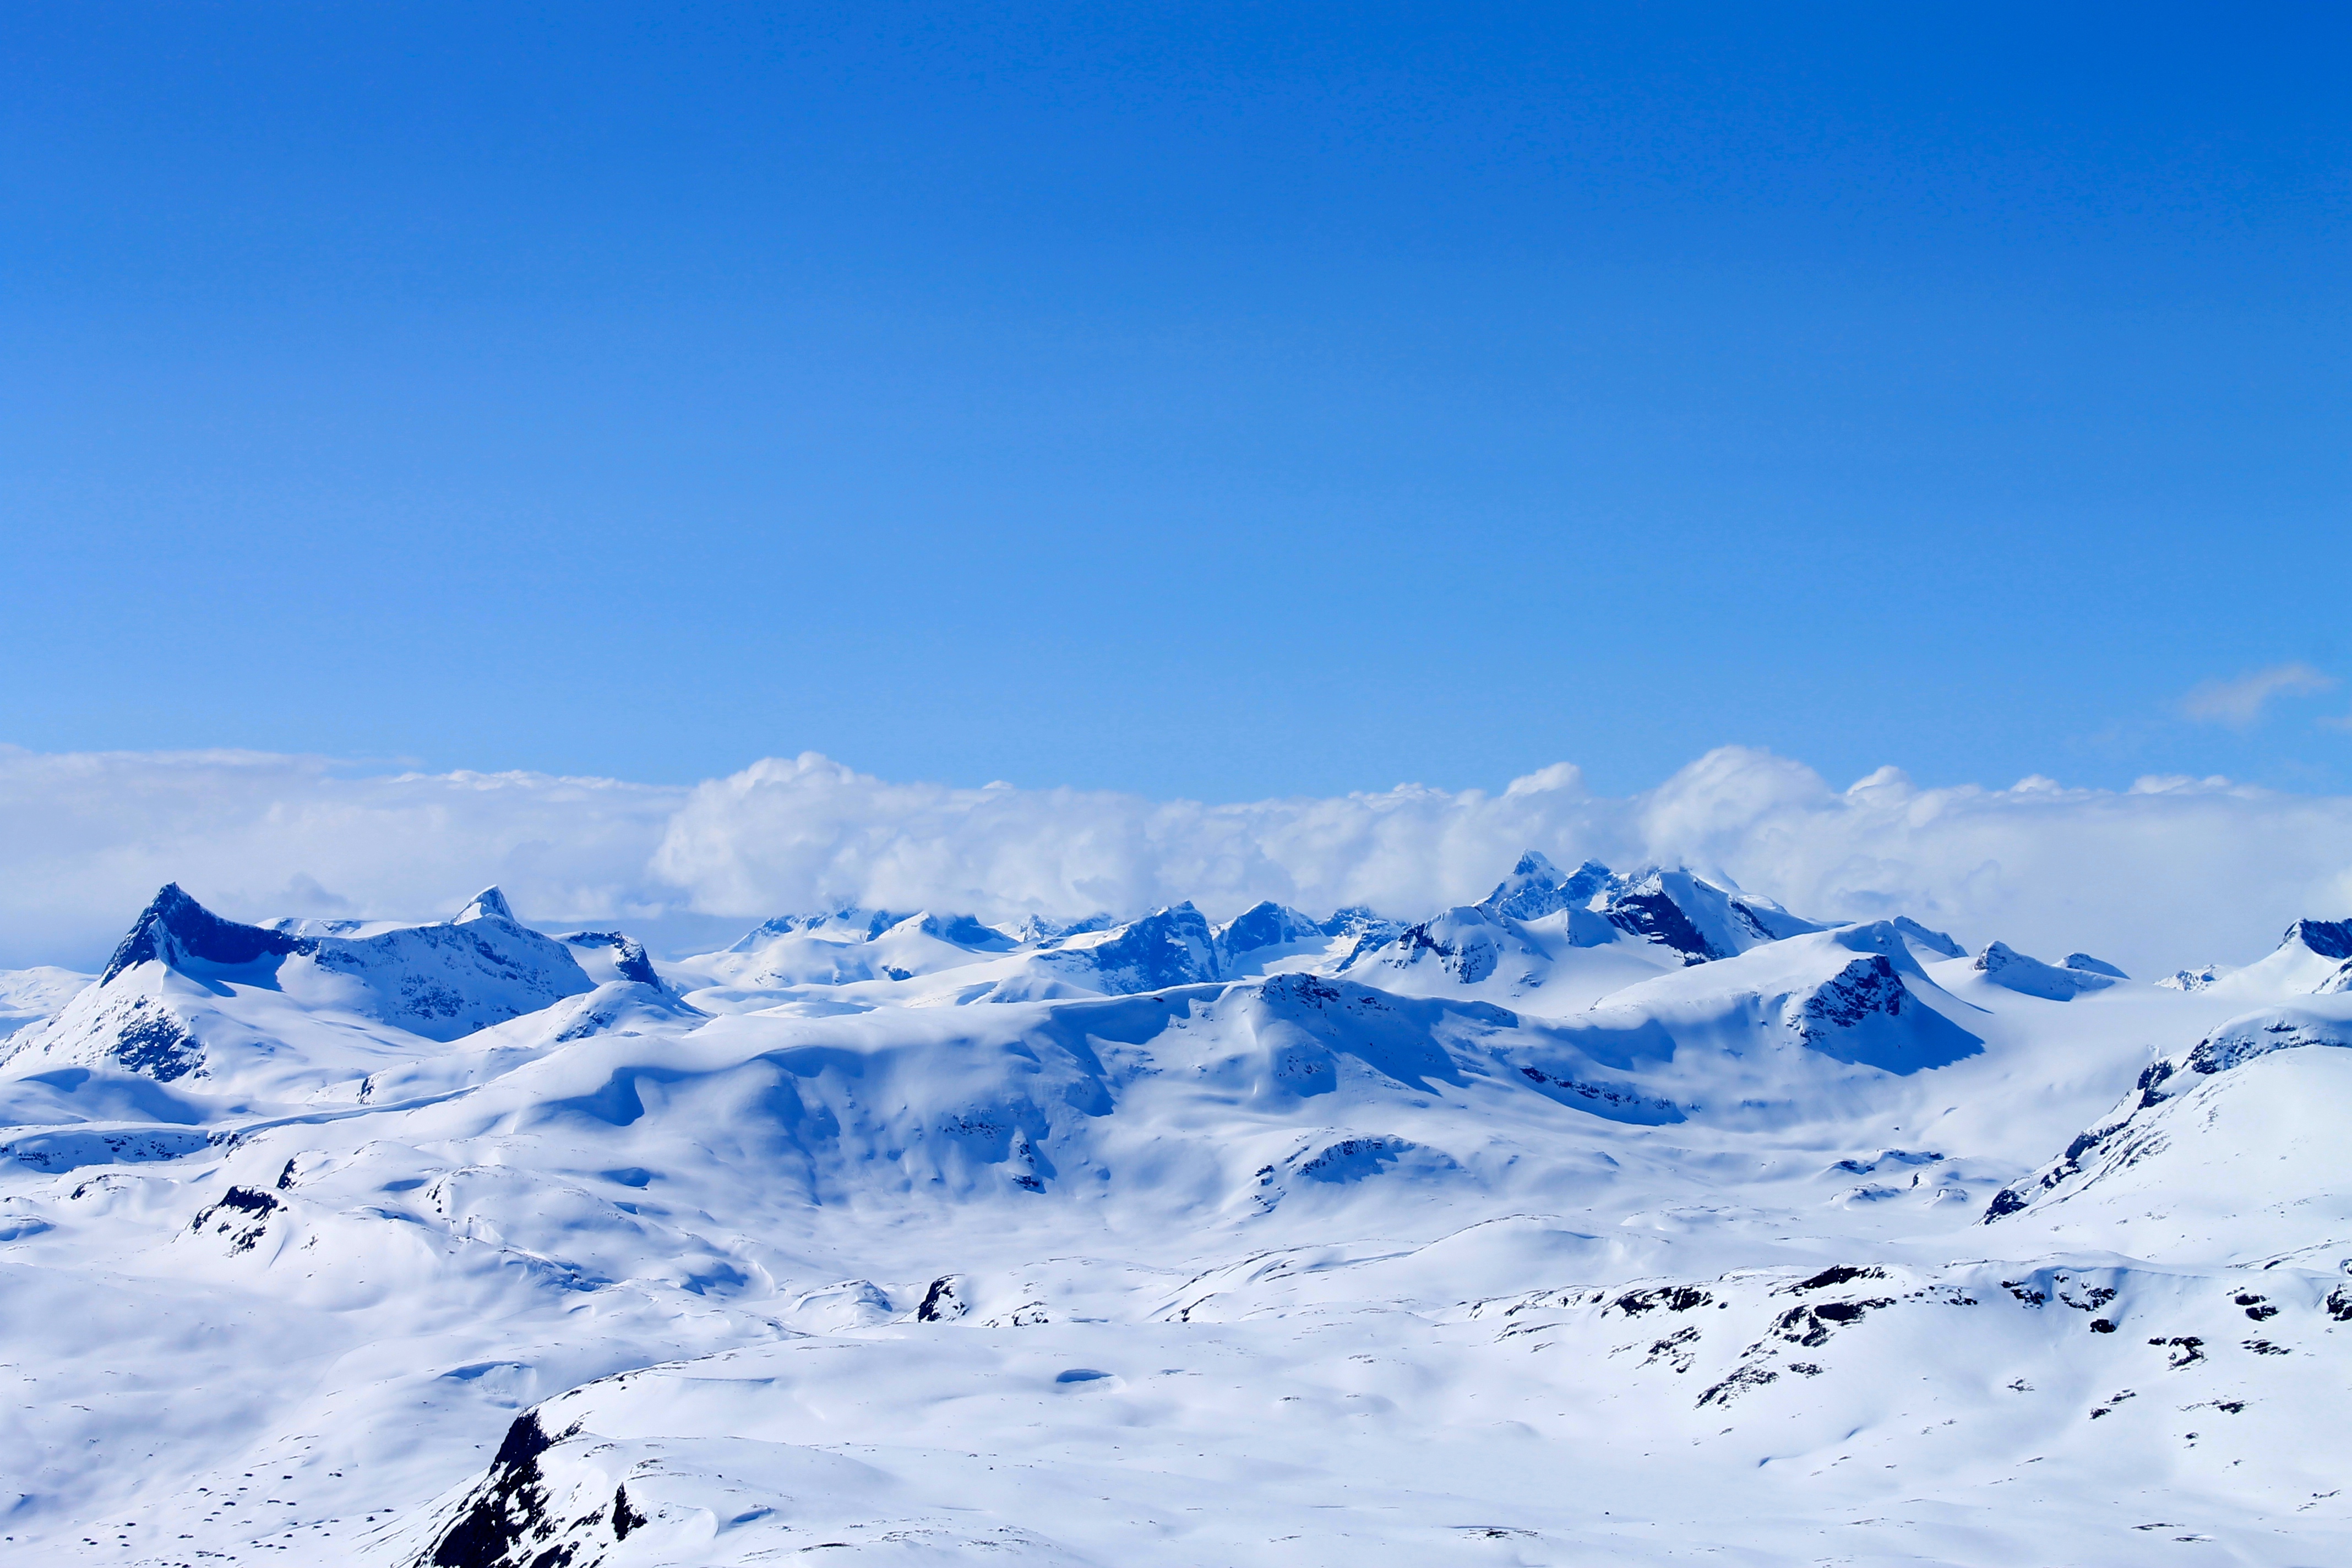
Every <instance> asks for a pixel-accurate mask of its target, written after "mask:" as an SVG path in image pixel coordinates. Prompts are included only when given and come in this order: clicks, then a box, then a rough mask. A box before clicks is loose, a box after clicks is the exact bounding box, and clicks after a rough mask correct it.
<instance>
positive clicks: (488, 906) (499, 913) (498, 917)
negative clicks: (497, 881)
mask: <svg viewBox="0 0 2352 1568" xmlns="http://www.w3.org/2000/svg"><path fill="white" fill-rule="evenodd" d="M473 921H506V922H507V923H508V924H509V925H520V924H521V923H522V922H521V921H519V920H517V919H515V912H514V907H513V906H512V905H510V904H509V903H508V902H507V896H506V895H505V894H504V893H502V892H500V891H499V889H497V888H496V887H495V886H493V887H488V888H484V889H482V890H481V891H480V892H478V893H476V894H475V895H474V901H473V902H472V903H469V904H467V906H466V907H465V908H464V909H463V910H459V911H458V913H457V919H456V920H453V921H450V922H449V923H450V924H451V925H453V926H461V925H468V924H471V923H472V922H473Z"/></svg>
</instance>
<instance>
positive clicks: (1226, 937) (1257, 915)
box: [1217, 899, 1325, 958]
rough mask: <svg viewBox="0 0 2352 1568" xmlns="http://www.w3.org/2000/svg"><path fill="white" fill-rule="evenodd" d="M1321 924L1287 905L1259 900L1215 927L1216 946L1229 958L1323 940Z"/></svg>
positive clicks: (1269, 900) (1323, 933)
mask: <svg viewBox="0 0 2352 1568" xmlns="http://www.w3.org/2000/svg"><path fill="white" fill-rule="evenodd" d="M1324 935H1325V932H1324V930H1323V927H1322V926H1321V925H1320V924H1319V923H1318V922H1317V921H1311V920H1309V919H1307V917H1306V916H1305V915H1303V914H1301V913H1299V912H1298V911H1297V910H1294V909H1292V908H1290V907H1289V906H1288V905H1286V904H1277V903H1276V902H1275V901H1274V900H1271V899H1262V900H1259V901H1258V902H1256V903H1255V904H1252V905H1251V906H1250V907H1249V908H1247V909H1245V910H1243V911H1242V912H1241V913H1239V914H1237V915H1235V916H1234V918H1233V919H1232V920H1230V921H1226V922H1225V923H1224V924H1223V925H1222V926H1220V927H1218V928H1217V946H1218V949H1219V951H1220V952H1223V953H1224V954H1225V956H1226V957H1228V958H1233V957H1236V956H1238V955H1240V954H1242V953H1244V952H1257V951H1258V950H1259V949H1261V948H1268V947H1290V946H1294V945H1296V944H1297V943H1299V942H1318V943H1319V942H1322V941H1323V940H1324Z"/></svg>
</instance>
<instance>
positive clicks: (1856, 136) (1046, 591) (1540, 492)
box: [0, 0, 2352, 798]
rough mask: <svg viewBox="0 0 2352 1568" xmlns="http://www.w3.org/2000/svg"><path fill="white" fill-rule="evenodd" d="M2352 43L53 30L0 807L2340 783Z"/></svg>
mask: <svg viewBox="0 0 2352 1568" xmlns="http://www.w3.org/2000/svg"><path fill="white" fill-rule="evenodd" d="M2347 46H2352V13H2347V12H2346V11H2345V10H2344V9H2343V8H2342V7H2340V6H2334V5H2302V6H2294V5H2279V6H2244V5H2211V6H2166V5H2158V6H2153V7H2151V6H2147V5H2136V6H2113V7H2104V8H2101V7H2052V6H2047V5H2042V6H2032V7H2027V6H2015V7H1996V6H1989V5H1966V6H1961V5H1951V6H1940V7H1926V6H1902V7H1893V6H1885V5H1852V6H1838V5H1807V6H1801V7H1791V6H1754V5H1722V6H1715V5H1632V4H1620V5H1591V6H1580V5H1547V6H1527V7H1509V6H1501V7H1478V6H1468V5H1444V6H1438V5H1429V6H1422V7H1412V8H1398V7H1385V6H1375V5H1333V6H1328V7H1324V6H1307V5H1274V6H1268V5H1248V6H1241V5H1181V6H1177V5H1166V6H1152V5H1139V4H1124V5H1086V6H1078V5H1069V6H1055V7H1018V6H988V7H969V8H949V7H940V6H903V7H899V6H891V5H879V4H865V5H853V6H845V7H840V8H835V9H828V8H826V7H823V6H818V5H796V6H783V5H773V6H754V5H738V6H717V7H714V6H699V5H677V4H669V5H634V6H613V5H544V6H522V5H462V6H458V5H448V6H444V5H410V4H404V5H326V4H313V5H263V4H235V5H226V4H191V3H188V0H174V3H172V4H166V5H152V6H131V5H109V4H102V3H100V4H87V5H37V6H36V5H20V6H16V7H14V8H12V9H11V10H10V12H9V14H8V16H7V17H6V19H5V23H0V71H4V72H5V91H0V136H4V137H5V155H4V156H0V528H5V535H6V542H7V549H6V551H5V560H6V565H7V570H6V575H5V601H0V602H5V605H6V615H5V639H4V640H0V646H5V648H6V660H7V663H6V675H5V680H0V741H5V742H12V743H15V744H18V745H23V746H28V747H33V748H36V749H39V750H65V749H80V748H92V747H109V748H113V747H122V748H142V749H143V748H158V747H185V746H208V745H233V746H243V747H256V748H265V749H273V750H292V751H309V752H329V753H334V754H339V755H345V756H355V757H368V758H394V757H396V758H404V759H411V760H414V761H415V762H417V763H423V764H425V765H428V766H432V767H460V766H462V767H477V768H503V767H529V768H541V769H550V770H559V771H586V772H596V773H614V774H619V775H623V776H627V777H633V778H643V779H660V780H681V779H689V778H694V777H698V776H703V775H706V774H709V773H718V772H721V771H725V770H728V769H730V768H733V767H735V766H737V765H740V763H743V762H745V761H747V760H749V759H751V758H753V757H756V756H760V755H763V754H769V753H779V752H782V753H790V752H798V751H801V750H803V749H815V750H820V751H823V752H828V753H830V754H832V755H834V756H836V757H838V758H840V759H842V760H844V761H845V762H849V763H854V764H856V765H857V766H859V767H862V768H866V769H870V770H873V771H877V772H879V773H884V774H886V775H890V776H897V777H913V776H919V777H928V778H939V779H947V780H951V781H956V782H961V783H972V784H977V783H981V782H984V781H986V780H989V779H992V778H998V777H1003V778H1008V779H1012V780H1013V781H1015V782H1018V783H1022V784H1062V783H1067V784H1084V785H1104V786H1117V787H1128V788H1133V789H1137V790H1141V791H1146V792H1149V793H1152V794H1155V795H1165V794H1186V795H1202V796H1207V797H1211V798H1236V797H1244V796H1256V795H1267V794H1275V793H1293V792H1300V793H1326V792H1333V791H1340V790H1346V789H1350V788H1358V787H1381V786H1385V785H1388V784H1392V783H1395V782H1397V781H1399V780H1401V779H1419V780H1424V781H1426V782H1429V783H1432V784H1445V785H1449V786H1462V785H1467V784H1500V783H1501V782H1502V781H1503V780H1505V779H1507V778H1508V777H1510V776H1511V775H1512V774H1514V773H1519V772H1524V771H1526V770H1528V769H1530V768H1533V767H1535V766H1538V765H1540V764H1542V763H1549V762H1551V761H1555V760H1559V759H1568V760H1572V761H1576V762H1579V763H1582V764H1584V765H1585V767H1586V768H1587V770H1588V772H1589V773H1591V777H1592V779H1593V782H1594V783H1595V784H1597V785H1599V786H1601V787H1603V788H1606V789H1611V790H1625V789H1632V788H1635V787H1640V786H1643V785H1646V784H1651V783H1654V782H1655V781H1656V780H1657V779H1658V778H1659V777H1661V776H1663V775H1664V773H1666V772H1668V771H1670V770H1671V769H1673V768H1675V767H1676V766H1678V765H1680V764H1681V763H1685V762H1687V761H1689V760H1690V759H1691V758H1692V757H1694V756H1696V754H1697V753H1698V752H1701V751H1703V750H1704V749H1706V748H1707V747H1710V746H1713V745H1717V744H1720V743H1724V742H1744V743H1748V744H1753V745H1761V746H1768V747H1770V748H1772V749H1774V750H1776V751H1780V752H1784V753H1787V754H1790V755H1792V756H1795V757H1799V758H1801V759H1803V760H1804V761H1807V762H1809V763H1813V764H1814V765H1816V766H1818V767H1820V768H1821V769H1822V771H1823V772H1825V773H1829V774H1830V775H1831V776H1832V780H1833V781H1834V782H1839V783H1843V782H1844V781H1845V780H1846V779H1849V778H1851V777H1853V776H1854V775H1856V774H1859V773H1863V772H1865V771H1867V770H1868V769H1870V768H1871V767H1874V766H1875V765H1877V764H1879V763H1897V764H1899V765H1902V766H1904V767H1906V768H1907V769H1909V770H1911V771H1912V772H1913V773H1915V774H1916V776H1918V777H1919V778H1920V779H1921V780H1922V781H1923V782H1930V783H1947V782H1955V781H1958V780H1967V779H1976V780H1981V781H1984V782H1988V783H2007V782H2009V781H2010V780H2012V779H2014V778H2016V777H2018V776H2019V775H2021V774H2023V773H2031V772H2043V773H2054V774H2056V775H2058V776H2060V777H2061V778H2063V779H2065V780H2066V781H2068V782H2070V783H2085V784H2098V783H2106V784H2120V783H2123V782H2126V781H2127V780H2129V779H2130V778H2131V777H2133V776H2135V775H2136V774H2138V773H2147V772H2162V771H2185V772H2190V773H2209V772H2216V771H2219V772H2223V773H2231V775H2233V776H2240V777H2246V778H2253V779H2259V780H2263V781H2266V782H2269V783H2273V784H2279V785H2282V786H2284V787H2288V788H2296V789H2312V788H2330V789H2334V788H2345V787H2352V733H2347V732H2346V731H2341V730H2336V729H2330V728H2327V727H2326V726H2324V725H2323V724H2322V723H2320V722H2319V721H2320V720H2321V719H2322V718H2323V717H2325V716H2327V715H2331V714H2334V715H2341V714H2344V713H2346V712H2347V711H2352V686H2339V687H2336V688H2335V689H2333V690H2332V691H2324V690H2311V691H2306V692H2304V693H2302V694H2300V695H2298V694H2296V693H2295V692H2294V691H2289V692H2287V693H2286V694H2285V695H2284V696H2283V697H2282V698H2281V699H2280V700H2278V701H2277V702H2275V703H2273V704H2272V705H2271V706H2270V707H2269V708H2268V709H2266V710H2264V712H2263V717H2262V718H2261V719H2260V720H2259V721H2253V722H2252V723H2249V724H2247V725H2245V726H2243V727H2241V728H2232V727H2230V726H2227V725H2221V724H2212V723H2197V722H2192V721H2189V720H2187V719H2185V718H2183V717H2181V716H2180V714H2179V710H2178V703H2179V700H2180V699H2181V697H2182V694H2183V693H2185V692H2187V691H2188V690H2189V689H2191V688H2193V687H2195V686H2196V685H2197V684H2198V683H2199V682H2200V681H2205V680H2209V679H2224V678H2230V677H2233V676H2237V675H2240V674H2242V673H2243V672H2245V671H2249V670H2254V669H2260V668H2267V667H2273V666H2280V665H2288V664H2295V663H2300V664H2304V665H2307V666H2310V667H2311V668H2313V669H2314V670H2316V671H2318V672H2320V673H2321V674H2323V675H2340V676H2346V677H2352V647H2347V638H2346V635H2345V626H2346V609H2347V588H2348V587H2352V542H2347V527H2346V521H2347V520H2346V503H2347V492H2352V441H2347V414H2352V381H2347V373H2352V353H2347V350H2352V321H2347V294H2352V245H2347V216H2352V130H2347V111H2352V90H2347V86H2346V80H2347V78H2346V75H2345V70H2346V61H2347V58H2352V48H2347Z"/></svg>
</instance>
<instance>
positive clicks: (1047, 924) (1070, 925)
mask: <svg viewBox="0 0 2352 1568" xmlns="http://www.w3.org/2000/svg"><path fill="white" fill-rule="evenodd" d="M1117 924H1118V921H1115V920H1113V919H1112V918H1111V917H1110V916H1109V915H1107V914H1102V913H1099V912H1097V913H1095V914H1091V915H1088V916H1087V917H1086V918H1085V919H1084V920H1076V921H1057V920H1053V919H1050V918H1048V917H1047V916H1045V915H1029V916H1027V917H1025V918H1024V919H1023V920H1022V921H1021V923H1020V924H1018V925H1016V926H1014V927H1013V941H1015V942H1019V943H1021V944H1022V945H1023V946H1024V947H1051V946H1053V945H1054V944H1055V942H1061V941H1063V940H1065V939H1066V938H1069V937H1074V936H1085V935H1087V933H1088V932H1090V931H1108V930H1110V928H1111V927H1112V926H1114V925H1117Z"/></svg>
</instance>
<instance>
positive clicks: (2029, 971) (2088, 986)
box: [1974, 942, 2121, 1002]
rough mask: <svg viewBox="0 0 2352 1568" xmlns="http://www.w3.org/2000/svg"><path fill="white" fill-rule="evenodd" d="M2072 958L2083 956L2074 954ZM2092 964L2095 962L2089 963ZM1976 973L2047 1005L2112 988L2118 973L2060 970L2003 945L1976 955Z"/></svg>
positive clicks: (1993, 946)
mask: <svg viewBox="0 0 2352 1568" xmlns="http://www.w3.org/2000/svg"><path fill="white" fill-rule="evenodd" d="M2075 956H2076V957H2078V958H2079V957H2082V956H2083V955H2082V954H2080V953H2077V954H2076V955H2075ZM2091 962H2092V963H2098V961H2097V960H2096V959H2093V960H2091ZM1974 967H1975V969H1976V972H1977V973H1979V974H1981V975H1983V976H1984V977H1985V978H1986V979H1987V980H1990V981H1991V982H1992V983H1993V984H1995V985H1998V986H2000V987H2001V988H2002V989H2003V990H2007V991H2014V992H2016V993H2018V994H2020V995H2023V996H2039V997H2041V998H2042V999H2043V1000H2044V1001H2048V1002H2071V1001H2073V1000H2074V998H2075V997H2077V996H2079V995H2081V994H2083V993H2084V992H2085V991H2104V990H2105V989H2106V988H2107V987H2108V986H2110V985H2113V984H2115V983H2116V979H2118V978H2121V976H2120V975H2119V974H2116V975H2110V974H2108V973H2102V972H2101V971H2103V970H2105V967H2106V966H2105V965H2101V966H2100V969H2099V970H2090V969H2076V968H2073V967H2067V968H2063V969H2062V968H2060V967H2059V966H2058V965H2057V964H2054V963H2042V961H2041V960H2040V959H2038V958H2029V957H2027V956H2026V955H2025V954H2024V953H2021V952H2018V951H2017V950H2016V949H2015V948H2013V947H2011V946H2010V945H2009V943H2007V942H1992V943H1990V944H1988V945H1987V946H1986V948H1985V950H1984V951H1983V952H1980V953H1979V954H1977V961H1976V963H1975V965H1974Z"/></svg>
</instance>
